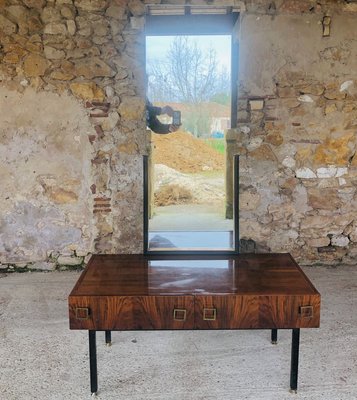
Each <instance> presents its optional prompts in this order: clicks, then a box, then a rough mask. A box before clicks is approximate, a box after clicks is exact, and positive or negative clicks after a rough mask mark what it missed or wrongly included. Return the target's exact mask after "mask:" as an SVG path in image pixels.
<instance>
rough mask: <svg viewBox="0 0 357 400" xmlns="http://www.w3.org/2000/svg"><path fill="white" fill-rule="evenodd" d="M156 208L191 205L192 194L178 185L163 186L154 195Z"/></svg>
mask: <svg viewBox="0 0 357 400" xmlns="http://www.w3.org/2000/svg"><path fill="white" fill-rule="evenodd" d="M154 196H155V205H156V206H169V205H171V204H187V203H192V202H193V200H194V198H193V195H192V193H191V192H190V191H189V190H188V189H186V188H185V187H183V186H180V185H175V184H174V185H164V186H161V187H160V188H159V190H158V191H157V192H155V194H154Z"/></svg>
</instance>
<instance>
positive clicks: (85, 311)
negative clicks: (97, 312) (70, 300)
mask: <svg viewBox="0 0 357 400" xmlns="http://www.w3.org/2000/svg"><path fill="white" fill-rule="evenodd" d="M89 314H90V313H89V308H87V307H77V308H76V318H77V319H82V320H85V319H89Z"/></svg>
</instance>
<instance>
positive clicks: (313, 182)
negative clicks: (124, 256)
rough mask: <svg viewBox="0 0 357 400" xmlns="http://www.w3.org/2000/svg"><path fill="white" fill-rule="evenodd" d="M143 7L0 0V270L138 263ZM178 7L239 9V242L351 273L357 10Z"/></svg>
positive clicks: (356, 226) (279, 0)
mask: <svg viewBox="0 0 357 400" xmlns="http://www.w3.org/2000/svg"><path fill="white" fill-rule="evenodd" d="M152 2H153V3H156V4H159V3H160V0H153V1H152ZM162 3H165V2H162ZM166 3H168V4H184V3H185V1H181V0H177V1H175V0H167V1H166ZM146 4H150V1H147V0H145V1H140V0H129V1H128V0H0V154H1V157H0V164H1V165H0V182H1V192H0V209H1V214H0V263H1V264H0V267H1V268H7V267H8V266H9V265H11V266H14V265H18V266H19V265H20V266H22V267H24V266H29V267H31V266H36V268H43V269H53V268H55V267H56V266H58V265H81V264H82V263H83V260H84V258H85V257H86V256H87V255H88V254H90V253H92V252H104V253H124V252H130V253H139V252H141V251H142V241H143V232H142V231H143V226H142V221H143V185H142V179H143V177H142V156H143V155H144V154H147V152H148V146H149V138H148V135H147V133H146V126H145V119H144V114H145V113H144V109H145V60H144V50H145V49H144V43H145V41H144V39H145V35H144V29H145V12H146V7H145V6H146ZM187 4H191V5H200V4H209V5H213V6H214V5H228V6H234V7H237V8H239V9H240V26H239V29H238V40H239V43H240V54H239V69H240V76H239V85H238V95H239V102H238V127H237V129H235V130H232V131H231V132H230V137H231V138H233V146H234V148H235V152H236V153H238V154H240V156H241V157H240V163H241V187H240V198H241V201H240V217H241V222H240V228H241V237H242V238H245V239H252V240H254V241H255V242H256V243H257V245H258V247H261V248H263V249H265V250H267V251H274V252H280V251H289V252H291V253H292V254H293V255H294V256H295V257H296V258H297V259H298V260H299V261H300V262H302V263H304V264H314V263H328V264H331V265H333V264H337V263H340V262H344V263H354V258H355V256H356V254H357V213H356V210H357V194H356V183H357V156H356V132H357V41H356V37H357V23H356V22H357V4H353V3H348V2H346V1H342V0H341V1H338V0H334V1H330V0H320V1H310V0H300V1H297V0H276V1H264V0H250V1H236V0H227V1H225V0H213V1H211V0H210V1H208V0H207V1H203V0H192V1H191V2H189V1H187Z"/></svg>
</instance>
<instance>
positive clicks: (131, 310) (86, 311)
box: [68, 254, 320, 393]
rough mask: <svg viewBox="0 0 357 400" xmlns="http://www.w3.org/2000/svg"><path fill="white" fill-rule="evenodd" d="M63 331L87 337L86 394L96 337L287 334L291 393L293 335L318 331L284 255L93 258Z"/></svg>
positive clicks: (306, 291) (310, 303)
mask: <svg viewBox="0 0 357 400" xmlns="http://www.w3.org/2000/svg"><path fill="white" fill-rule="evenodd" d="M68 300H69V320H70V329H85V330H88V331H89V355H90V384H91V392H92V393H96V392H97V390H98V383H97V357H96V331H105V332H106V335H105V337H106V342H107V343H108V344H109V343H110V342H111V331H113V330H118V331H122V330H165V329H166V330H180V329H197V330H204V329H270V330H272V333H271V335H272V342H273V343H276V341H277V330H278V329H292V351H291V372H290V389H291V390H292V391H296V390H297V379H298V358H299V340H300V339H299V338H300V328H318V327H319V323H320V294H319V293H318V291H317V290H316V289H315V288H314V286H313V285H312V283H311V282H310V281H309V279H308V278H307V277H306V275H305V274H304V273H303V271H302V270H301V269H300V267H299V266H298V265H297V264H296V262H295V261H294V259H293V258H292V257H291V256H290V255H289V254H239V255H229V256H222V255H219V256H218V255H186V256H185V255H174V256H172V255H155V256H149V255H140V254H138V255H94V256H92V258H91V259H90V261H89V263H88V266H87V267H86V269H85V270H84V271H83V273H82V274H81V276H80V278H79V280H78V282H77V283H76V285H75V287H74V288H73V290H72V292H71V294H70V296H69V299H68Z"/></svg>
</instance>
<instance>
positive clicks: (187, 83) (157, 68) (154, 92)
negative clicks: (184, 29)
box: [148, 36, 221, 104]
mask: <svg viewBox="0 0 357 400" xmlns="http://www.w3.org/2000/svg"><path fill="white" fill-rule="evenodd" d="M148 75H149V88H148V89H149V96H150V97H151V98H152V100H153V101H155V100H156V101H179V102H183V103H189V104H199V103H202V102H204V101H209V100H210V99H211V97H212V96H213V95H215V94H216V93H217V92H219V91H220V90H219V85H220V83H221V82H220V81H221V79H220V78H221V77H220V72H219V70H218V62H217V56H216V52H215V51H214V50H213V49H209V50H208V51H206V52H204V51H202V50H201V49H200V48H199V46H198V45H197V43H196V42H195V41H192V40H190V38H188V37H187V36H177V37H176V38H175V39H174V41H173V42H172V44H171V46H170V48H169V50H168V52H167V53H166V56H165V61H162V62H160V63H158V62H155V60H152V61H150V62H149V63H148Z"/></svg>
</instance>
